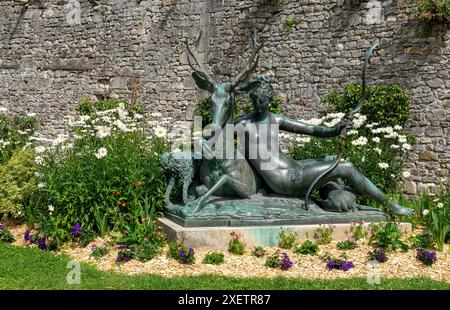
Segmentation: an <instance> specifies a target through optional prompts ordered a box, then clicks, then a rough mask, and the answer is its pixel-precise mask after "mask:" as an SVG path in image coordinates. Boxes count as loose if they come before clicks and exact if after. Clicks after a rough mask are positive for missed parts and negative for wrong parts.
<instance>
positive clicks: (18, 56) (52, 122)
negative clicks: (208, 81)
mask: <svg viewBox="0 0 450 310" xmlns="http://www.w3.org/2000/svg"><path fill="white" fill-rule="evenodd" d="M68 2H69V3H68ZM137 2H138V1H135V0H130V1H124V0H113V1H106V0H102V1H99V0H82V1H80V4H81V13H80V14H79V17H80V22H79V23H78V22H77V21H78V20H77V17H78V15H77V11H76V10H74V9H73V7H71V6H70V7H69V6H68V4H70V5H72V4H73V3H75V1H74V0H69V1H68V0H14V1H12V0H2V1H1V2H0V85H1V89H2V91H1V92H0V106H4V107H7V108H9V109H10V110H12V111H14V112H22V113H23V112H34V113H37V114H39V117H40V119H41V123H42V124H43V126H44V128H43V129H44V130H49V132H50V133H52V130H53V129H58V128H61V127H62V126H63V119H64V117H65V116H66V115H67V114H73V113H74V107H75V104H76V103H77V102H79V101H80V100H81V99H82V97H87V98H89V99H96V98H107V97H127V98H134V100H139V101H140V102H141V103H143V104H145V105H146V106H147V107H148V110H151V111H153V112H156V111H159V112H162V113H163V114H164V115H167V116H169V115H170V116H173V117H175V118H177V119H191V118H192V115H193V111H194V108H195V104H196V102H197V100H198V99H199V98H201V97H202V96H205V93H203V92H201V91H198V90H197V89H196V87H195V85H194V84H193V81H192V79H191V77H190V71H191V70H190V68H189V66H188V64H187V59H186V53H185V48H184V45H183V42H184V40H185V38H190V39H192V38H193V37H194V36H195V34H196V33H197V31H198V30H199V29H203V30H204V34H203V40H202V41H201V46H200V52H201V53H200V59H201V61H202V62H204V63H208V64H209V68H210V69H211V71H212V72H213V73H214V74H215V75H217V76H221V77H222V79H224V80H225V79H230V78H231V77H233V76H234V75H235V74H237V72H238V71H239V65H240V64H242V62H243V61H244V60H245V58H246V57H247V55H248V52H249V51H250V45H249V33H250V29H251V28H252V27H255V28H256V29H258V30H259V31H260V32H261V34H260V37H262V38H264V39H265V47H264V48H263V50H262V51H261V53H260V54H261V57H260V64H259V67H258V71H259V72H261V73H266V74H268V75H269V76H270V77H271V79H272V80H273V82H274V86H275V89H276V91H277V92H278V93H279V94H280V95H281V96H282V99H283V106H282V108H283V110H284V112H286V113H289V114H291V115H293V116H295V117H302V118H307V117H313V116H315V114H316V113H317V110H318V108H320V97H321V96H322V95H324V94H326V93H328V92H329V91H331V90H335V89H342V86H343V85H344V84H345V83H350V82H358V81H359V76H360V70H361V62H362V57H363V55H364V51H365V50H366V49H367V47H368V46H369V44H370V43H371V42H374V41H375V40H380V42H381V47H380V48H379V49H378V54H377V56H376V57H375V58H374V61H373V62H372V64H373V65H372V66H371V68H370V76H371V79H370V81H369V82H370V83H383V82H387V83H394V82H395V83H401V84H403V85H404V86H405V87H406V89H407V90H408V91H409V92H410V93H411V105H412V111H413V118H412V121H411V122H410V130H411V131H412V132H413V133H414V134H416V135H417V136H418V139H417V145H415V147H414V152H412V153H411V155H410V158H409V162H408V163H407V165H406V167H405V169H406V170H408V171H410V172H411V174H412V176H411V177H410V178H409V179H408V180H405V187H406V192H407V193H410V194H416V193H417V192H418V191H424V190H425V189H426V188H427V187H428V186H430V184H437V183H438V182H439V181H440V180H441V179H442V178H447V181H448V175H449V168H450V135H449V124H450V113H449V110H450V108H449V106H450V62H449V58H450V45H449V42H450V33H449V32H447V33H446V34H443V35H442V36H438V37H429V38H420V37H419V36H418V35H417V34H416V30H417V25H416V23H415V22H414V20H413V18H412V13H411V12H412V10H413V7H412V5H411V1H408V0H396V1H393V0H392V1H375V0H370V1H367V0H366V1H362V0H327V1H324V0H295V1H294V0H290V1H289V0H279V1H277V0H253V1H250V0H240V1H237V0H209V1H205V0H147V1H145V0H144V1H141V2H140V3H139V4H137ZM286 19H292V20H294V21H295V25H294V26H293V27H292V29H289V27H287V26H286V25H285V23H284V21H285V20H286Z"/></svg>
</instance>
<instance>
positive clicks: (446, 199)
mask: <svg viewBox="0 0 450 310" xmlns="http://www.w3.org/2000/svg"><path fill="white" fill-rule="evenodd" d="M398 202H399V203H400V204H402V205H404V206H406V207H409V208H412V209H413V210H414V211H415V212H414V214H413V216H412V217H402V218H401V220H402V221H408V222H411V223H412V225H413V228H419V227H423V226H425V228H424V232H425V234H431V236H432V239H433V242H434V243H436V245H437V248H438V250H439V251H442V250H443V247H444V243H445V242H449V239H450V187H449V186H448V185H444V184H441V186H440V188H439V192H438V193H437V195H436V196H434V197H431V196H430V195H429V194H428V193H422V194H421V195H420V197H419V198H416V199H413V200H410V201H409V200H406V199H405V198H404V197H403V195H400V196H399V198H398ZM423 238H425V237H423ZM417 242H419V241H417ZM422 248H424V249H427V248H426V247H425V246H422Z"/></svg>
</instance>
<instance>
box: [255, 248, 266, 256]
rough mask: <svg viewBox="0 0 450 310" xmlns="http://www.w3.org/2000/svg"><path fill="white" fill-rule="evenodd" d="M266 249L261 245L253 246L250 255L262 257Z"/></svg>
mask: <svg viewBox="0 0 450 310" xmlns="http://www.w3.org/2000/svg"><path fill="white" fill-rule="evenodd" d="M266 252H267V251H266V250H265V249H264V248H263V247H262V246H255V247H254V248H253V250H252V255H253V256H256V257H263V256H264V255H266Z"/></svg>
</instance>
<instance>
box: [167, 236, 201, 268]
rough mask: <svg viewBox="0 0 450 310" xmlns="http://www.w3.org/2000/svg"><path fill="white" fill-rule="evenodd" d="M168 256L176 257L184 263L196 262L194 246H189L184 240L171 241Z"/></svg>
mask: <svg viewBox="0 0 450 310" xmlns="http://www.w3.org/2000/svg"><path fill="white" fill-rule="evenodd" d="M167 256H169V257H170V258H173V259H176V260H177V261H178V262H180V263H182V264H192V263H194V262H195V252H194V249H193V248H188V247H187V246H186V245H184V244H183V243H182V242H177V241H172V242H170V243H169V251H168V253H167Z"/></svg>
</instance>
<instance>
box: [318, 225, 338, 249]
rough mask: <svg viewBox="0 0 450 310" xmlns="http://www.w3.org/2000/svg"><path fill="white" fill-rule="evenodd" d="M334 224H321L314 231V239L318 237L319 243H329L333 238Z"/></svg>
mask: <svg viewBox="0 0 450 310" xmlns="http://www.w3.org/2000/svg"><path fill="white" fill-rule="evenodd" d="M333 231H334V227H333V226H328V227H325V226H321V227H318V228H317V229H316V230H315V231H314V239H316V242H317V244H319V245H323V244H329V243H330V242H331V240H333Z"/></svg>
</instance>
